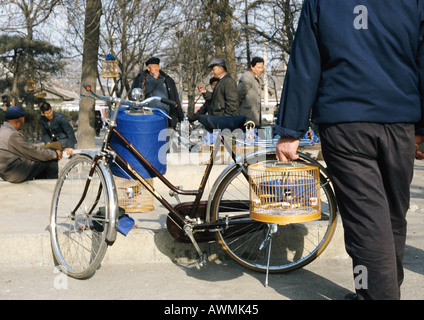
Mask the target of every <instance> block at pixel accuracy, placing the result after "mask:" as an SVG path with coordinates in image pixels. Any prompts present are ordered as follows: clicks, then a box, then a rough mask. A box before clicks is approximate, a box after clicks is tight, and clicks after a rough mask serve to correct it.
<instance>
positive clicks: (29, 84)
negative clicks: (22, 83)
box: [27, 78, 37, 91]
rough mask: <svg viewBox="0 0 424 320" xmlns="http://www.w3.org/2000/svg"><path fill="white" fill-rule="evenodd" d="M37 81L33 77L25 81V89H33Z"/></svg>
mask: <svg viewBox="0 0 424 320" xmlns="http://www.w3.org/2000/svg"><path fill="white" fill-rule="evenodd" d="M36 85H37V82H35V80H34V79H33V78H30V79H29V80H28V81H27V91H35V89H36Z"/></svg>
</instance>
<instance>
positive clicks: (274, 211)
mask: <svg viewBox="0 0 424 320" xmlns="http://www.w3.org/2000/svg"><path fill="white" fill-rule="evenodd" d="M248 172H249V184H250V217H251V218H252V219H254V220H258V221H261V222H267V223H275V224H280V225H284V224H289V223H300V222H307V221H312V220H317V219H320V218H321V201H320V178H319V168H318V167H317V166H314V165H310V164H303V163H274V164H263V163H257V164H253V165H250V166H249V168H248Z"/></svg>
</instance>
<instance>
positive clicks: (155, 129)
mask: <svg viewBox="0 0 424 320" xmlns="http://www.w3.org/2000/svg"><path fill="white" fill-rule="evenodd" d="M116 124H117V129H118V131H119V132H120V133H121V134H122V135H123V136H124V137H125V138H126V139H127V140H128V141H129V142H130V143H131V144H132V145H133V146H134V147H135V148H136V149H137V150H138V151H139V152H140V153H141V154H142V155H143V157H144V158H146V160H148V161H149V162H150V163H151V164H152V165H153V166H154V167H155V168H156V169H157V170H158V171H159V172H160V173H161V174H165V172H166V153H167V152H166V151H167V150H166V145H165V144H166V142H167V141H166V140H167V134H166V131H163V132H161V131H162V130H164V129H167V127H168V120H167V119H166V118H165V117H164V116H161V115H157V114H137V113H131V111H130V110H129V108H122V109H120V110H119V112H118V116H117V119H116ZM110 145H111V147H112V148H113V149H115V150H116V152H117V153H119V154H120V155H121V156H122V158H124V159H125V160H126V161H127V162H128V163H129V164H130V165H131V167H133V169H134V170H136V171H137V172H138V173H139V174H140V175H141V176H142V177H143V178H145V179H149V178H153V177H155V176H156V175H155V174H154V173H153V172H152V171H151V170H149V169H148V168H147V167H144V166H143V165H142V164H141V163H140V162H139V161H138V160H137V158H136V157H135V156H134V155H133V153H132V152H131V151H130V150H129V149H127V148H126V147H125V145H124V144H123V143H122V142H121V141H119V139H118V137H116V136H113V137H112V140H111V142H110ZM110 169H111V171H112V173H113V174H114V175H115V176H118V177H121V178H125V179H128V178H129V177H128V175H127V174H126V173H125V172H123V170H122V169H121V168H120V167H118V166H117V165H116V164H115V163H114V162H111V163H110Z"/></svg>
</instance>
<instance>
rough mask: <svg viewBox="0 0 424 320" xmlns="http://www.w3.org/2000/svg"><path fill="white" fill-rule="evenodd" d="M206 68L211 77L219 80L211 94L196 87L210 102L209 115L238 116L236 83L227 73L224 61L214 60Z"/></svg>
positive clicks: (220, 59)
mask: <svg viewBox="0 0 424 320" xmlns="http://www.w3.org/2000/svg"><path fill="white" fill-rule="evenodd" d="M208 67H209V68H210V69H211V73H212V75H213V76H214V77H215V78H217V79H219V81H218V84H217V85H216V86H215V89H214V90H213V92H206V89H205V90H203V89H204V87H201V86H200V87H198V89H199V91H200V92H201V93H203V96H204V98H205V99H206V100H210V101H211V102H210V107H209V110H211V114H210V115H214V116H235V115H239V114H240V108H239V101H238V93H237V83H236V81H235V80H234V79H233V78H232V77H231V76H230V75H229V74H228V73H227V67H226V64H225V60H224V59H222V58H214V59H212V61H211V62H210V63H209V65H208Z"/></svg>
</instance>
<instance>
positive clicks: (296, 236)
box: [210, 150, 337, 273]
mask: <svg viewBox="0 0 424 320" xmlns="http://www.w3.org/2000/svg"><path fill="white" fill-rule="evenodd" d="M300 156H301V159H300V161H304V162H312V163H314V164H317V162H316V161H314V160H312V159H311V158H309V157H307V156H305V155H303V154H300ZM271 159H272V160H271ZM260 161H275V150H274V151H273V152H268V153H266V154H265V155H261V156H253V157H251V158H248V159H247V160H246V164H245V165H244V166H243V165H236V164H233V167H232V168H231V169H230V170H228V171H227V173H226V174H225V175H224V176H223V177H222V178H221V180H220V181H219V182H217V183H219V184H218V187H217V188H216V189H215V193H214V195H213V198H212V199H213V200H212V203H211V207H210V208H211V212H210V214H211V218H212V221H214V222H218V221H224V220H225V219H228V220H233V221H236V220H234V219H239V221H242V220H241V219H243V220H244V222H245V223H244V224H243V225H242V226H240V225H235V226H233V227H231V221H229V226H230V227H228V228H226V229H223V230H220V231H217V232H216V237H217V240H218V242H219V243H220V244H221V246H222V248H223V249H224V251H226V252H227V253H228V254H229V256H230V257H231V258H232V259H234V260H235V261H236V262H238V263H240V264H241V265H243V266H245V267H247V268H249V269H252V270H255V271H260V272H266V271H267V268H268V265H267V258H268V249H267V248H262V249H260V246H261V244H264V243H265V245H269V243H268V244H267V243H266V242H264V240H265V237H266V235H267V232H268V228H269V224H267V223H263V222H258V221H255V220H252V219H250V217H249V184H248V181H247V178H246V177H245V176H244V175H243V174H242V170H243V168H246V167H247V165H248V164H252V163H254V162H255V163H256V162H260ZM320 179H321V204H322V210H321V211H322V213H321V219H320V220H319V221H311V222H306V223H294V224H288V225H278V226H277V232H276V233H275V234H274V235H273V237H272V239H273V240H272V246H271V248H272V251H271V254H270V262H269V269H268V270H269V272H273V273H282V272H288V271H292V270H295V269H298V268H301V267H304V266H305V265H307V264H308V263H310V262H312V261H313V260H314V259H316V258H317V257H318V256H319V255H320V254H321V253H322V252H323V251H324V250H325V248H326V247H327V246H328V244H329V243H330V240H331V238H332V236H333V234H334V231H335V227H336V219H337V204H336V199H335V196H334V193H333V189H332V186H331V184H330V183H329V178H328V177H327V176H326V173H325V172H324V171H321V173H320ZM240 200H242V201H240ZM274 226H275V225H274ZM323 229H324V230H323ZM323 231H324V232H323ZM321 235H322V236H321Z"/></svg>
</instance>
